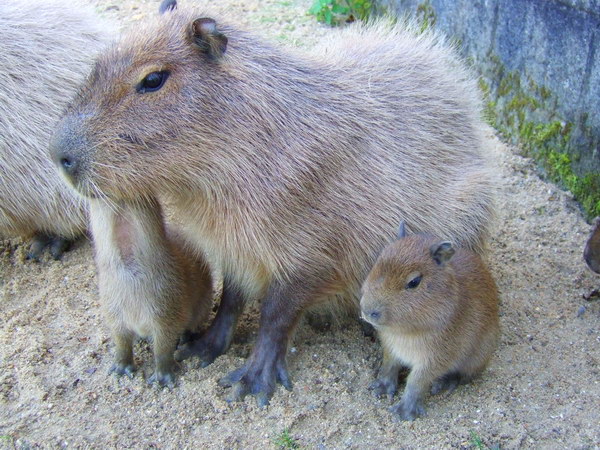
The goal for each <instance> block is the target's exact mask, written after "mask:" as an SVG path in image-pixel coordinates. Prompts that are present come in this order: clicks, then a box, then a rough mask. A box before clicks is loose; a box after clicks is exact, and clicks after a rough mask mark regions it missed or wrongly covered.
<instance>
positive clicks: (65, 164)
mask: <svg viewBox="0 0 600 450" xmlns="http://www.w3.org/2000/svg"><path fill="white" fill-rule="evenodd" d="M58 166H59V167H60V168H61V169H62V170H64V171H65V172H66V174H67V175H69V176H71V177H74V176H75V175H76V173H77V160H76V159H75V158H74V157H72V156H68V155H58Z"/></svg>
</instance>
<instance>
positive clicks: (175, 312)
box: [90, 199, 212, 385]
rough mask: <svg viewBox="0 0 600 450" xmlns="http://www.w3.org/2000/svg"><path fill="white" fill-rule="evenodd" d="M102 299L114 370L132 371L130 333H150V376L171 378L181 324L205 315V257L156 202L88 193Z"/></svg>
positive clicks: (194, 325) (192, 326)
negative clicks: (168, 224)
mask: <svg viewBox="0 0 600 450" xmlns="http://www.w3.org/2000/svg"><path fill="white" fill-rule="evenodd" d="M90 229H91V232H92V234H93V237H94V247H95V257H96V265H97V269H98V283H99V290H100V300H101V304H102V307H103V309H104V313H105V315H106V318H107V320H108V322H109V324H110V327H111V329H112V336H113V339H114V341H115V344H116V358H115V365H114V366H113V368H112V371H114V372H116V373H117V374H119V375H122V374H127V375H130V376H131V375H132V373H133V371H134V370H135V367H134V362H133V348H132V345H133V340H134V338H136V337H138V336H139V337H148V338H151V340H152V346H153V350H154V360H155V372H154V375H153V376H152V378H151V379H150V381H151V382H152V381H156V382H158V383H159V384H166V385H172V384H173V381H174V379H173V369H174V359H173V354H174V352H175V348H176V346H177V341H178V339H179V338H180V337H181V336H182V335H183V334H184V332H188V333H192V332H196V331H198V326H199V325H200V324H201V323H202V322H203V321H205V320H206V319H207V318H208V313H209V311H210V307H211V301H212V281H211V275H210V271H209V269H208V266H207V265H206V263H205V262H204V261H203V260H202V259H200V258H198V257H196V256H192V255H190V254H189V252H188V251H187V250H186V248H185V246H184V243H183V241H182V240H181V238H180V237H179V236H178V235H177V234H176V233H175V232H174V231H173V230H170V229H169V230H165V226H164V223H163V217H162V213H161V208H160V205H159V204H158V202H156V201H153V200H151V199H147V200H145V201H143V202H133V203H125V202H118V203H113V204H111V203H107V202H104V201H102V200H91V201H90Z"/></svg>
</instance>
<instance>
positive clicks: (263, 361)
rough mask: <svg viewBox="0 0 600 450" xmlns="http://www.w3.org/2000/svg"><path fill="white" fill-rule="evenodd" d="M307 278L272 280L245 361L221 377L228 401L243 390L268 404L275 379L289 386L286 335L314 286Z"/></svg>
mask: <svg viewBox="0 0 600 450" xmlns="http://www.w3.org/2000/svg"><path fill="white" fill-rule="evenodd" d="M309 280H310V278H308V277H304V278H302V281H299V280H297V281H293V282H290V283H287V284H283V283H279V282H276V281H275V282H273V284H272V285H271V286H270V288H269V291H268V293H267V296H266V298H265V299H264V300H263V302H262V305H261V311H260V326H259V330H258V338H257V340H256V344H255V345H254V348H253V350H252V354H251V355H250V357H249V358H248V361H247V362H246V364H245V365H244V366H243V367H241V368H240V369H238V370H234V371H233V372H231V373H230V374H229V375H227V376H225V377H223V378H222V379H221V380H220V381H219V384H220V385H221V386H223V387H232V392H231V393H230V395H229V396H228V400H229V401H241V400H242V399H243V398H244V397H245V396H246V395H247V394H251V395H254V396H256V401H257V403H258V405H259V406H260V407H262V406H266V405H268V404H269V400H270V398H271V397H272V395H273V392H274V390H275V386H276V384H277V383H281V384H282V385H283V386H284V387H285V388H286V389H288V390H291V389H292V382H291V381H290V378H289V375H288V371H287V367H286V361H285V357H286V352H287V345H288V339H289V337H290V335H291V333H292V331H293V329H294V327H295V326H296V323H297V322H298V320H299V319H300V317H301V314H302V311H303V310H304V309H305V307H306V306H307V304H308V303H309V302H310V301H311V299H313V298H315V293H316V289H315V288H314V287H313V286H314V285H313V286H311V282H310V281H309Z"/></svg>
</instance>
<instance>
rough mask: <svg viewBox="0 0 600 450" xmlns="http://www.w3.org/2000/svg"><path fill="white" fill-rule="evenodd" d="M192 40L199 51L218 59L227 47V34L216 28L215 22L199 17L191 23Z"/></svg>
mask: <svg viewBox="0 0 600 450" xmlns="http://www.w3.org/2000/svg"><path fill="white" fill-rule="evenodd" d="M192 33H193V42H194V44H196V45H197V46H198V48H199V49H200V51H202V52H203V53H206V54H207V55H209V56H210V57H211V58H214V59H218V58H220V57H221V56H223V53H225V50H226V49H227V36H225V35H224V34H223V33H220V32H219V31H218V30H217V22H215V21H214V19H210V18H208V17H201V18H200V19H196V20H194V22H193V23H192Z"/></svg>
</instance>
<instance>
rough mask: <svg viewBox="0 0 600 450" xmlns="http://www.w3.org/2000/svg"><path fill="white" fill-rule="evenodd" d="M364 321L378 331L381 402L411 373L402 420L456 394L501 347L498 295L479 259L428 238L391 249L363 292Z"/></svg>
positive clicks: (377, 385)
mask: <svg viewBox="0 0 600 450" xmlns="http://www.w3.org/2000/svg"><path fill="white" fill-rule="evenodd" d="M361 309H362V316H363V318H364V319H365V320H367V321H368V322H369V323H371V324H372V325H373V326H374V327H375V329H376V330H377V331H378V334H379V337H380V339H381V343H382V345H383V348H384V360H383V364H382V367H381V369H380V373H379V377H378V379H377V380H376V381H375V382H374V383H373V384H372V385H371V387H372V388H373V389H374V390H375V393H376V395H382V394H388V395H389V396H390V397H391V396H393V394H394V393H395V391H396V387H397V382H398V373H399V370H400V369H401V368H402V367H408V368H409V369H410V373H409V375H408V379H407V382H406V388H405V391H404V394H403V395H402V399H401V400H400V402H399V403H398V404H397V405H395V406H394V407H393V411H394V412H396V413H398V414H399V415H400V417H401V418H402V419H404V420H412V419H414V418H415V417H417V416H418V415H421V414H423V413H424V409H423V406H422V404H421V399H422V397H423V396H424V394H425V392H426V391H427V390H428V389H429V388H431V386H432V384H433V388H432V393H437V392H439V391H440V390H442V389H446V388H447V389H453V388H454V387H455V386H456V385H457V384H458V383H460V382H466V381H468V380H470V379H471V378H472V377H473V376H475V375H477V374H478V373H480V372H481V371H482V370H483V369H484V367H485V366H486V364H487V363H488V361H489V359H490V357H491V355H492V353H493V351H494V349H495V347H496V345H497V341H498V337H499V333H500V329H499V324H498V292H497V288H496V284H495V282H494V280H493V278H492V276H491V275H490V272H489V270H488V269H487V267H486V265H485V263H484V262H483V260H482V259H481V257H480V256H479V255H478V254H476V253H474V252H473V251H471V250H468V249H464V248H456V249H455V248H454V247H452V244H450V243H449V242H443V241H442V240H441V239H439V238H437V237H434V236H431V235H426V234H413V235H409V236H405V237H400V239H399V240H397V241H395V242H393V243H392V244H390V245H389V246H387V247H386V248H385V249H384V250H383V252H382V254H381V255H380V256H379V259H378V260H377V262H376V263H375V266H374V267H373V269H372V270H371V273H370V274H369V276H368V277H367V279H366V281H365V283H364V286H363V297H362V299H361Z"/></svg>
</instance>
